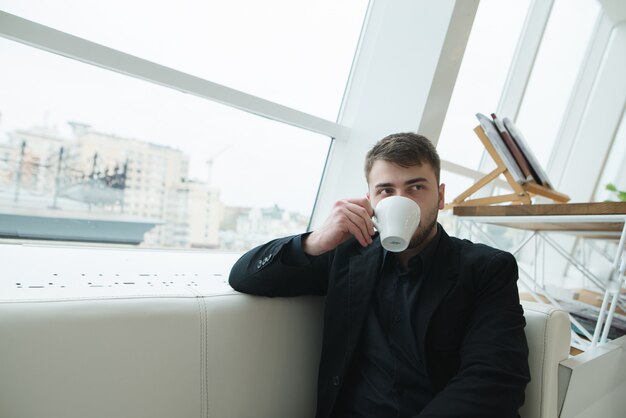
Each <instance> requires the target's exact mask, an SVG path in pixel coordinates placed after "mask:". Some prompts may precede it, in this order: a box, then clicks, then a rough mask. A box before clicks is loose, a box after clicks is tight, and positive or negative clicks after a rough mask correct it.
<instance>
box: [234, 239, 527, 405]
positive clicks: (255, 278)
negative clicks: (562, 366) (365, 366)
mask: <svg viewBox="0 0 626 418" xmlns="http://www.w3.org/2000/svg"><path fill="white" fill-rule="evenodd" d="M440 229H441V233H442V235H441V238H440V240H439V244H438V246H437V249H436V250H435V255H434V260H433V265H432V270H431V271H432V272H431V274H429V275H428V279H427V280H426V281H425V282H424V283H423V285H422V286H423V288H422V290H421V291H420V295H419V306H418V307H417V309H416V315H417V319H416V324H417V330H416V335H417V340H418V341H417V346H418V350H419V351H420V352H419V358H421V359H424V362H425V366H426V370H427V373H428V377H429V379H430V382H431V384H432V387H433V388H434V390H435V392H436V393H437V394H436V396H435V398H434V399H433V400H432V401H431V402H430V403H429V404H428V405H427V406H426V407H425V408H424V410H422V411H421V413H419V414H417V415H416V416H418V417H420V418H426V417H433V418H434V417H439V418H442V417H463V418H469V417H477V418H478V417H480V418H487V417H493V418H513V417H517V416H518V414H517V411H518V409H519V408H520V406H521V405H522V404H523V401H524V389H525V387H526V384H527V383H528V381H529V380H530V377H529V369H528V346H527V344H526V336H525V333H524V326H525V320H524V317H523V311H522V308H521V306H520V304H519V294H518V289H517V284H516V281H517V278H518V271H517V264H516V262H515V259H514V258H513V256H512V255H511V254H509V253H507V252H503V251H500V250H496V249H494V248H491V247H488V246H485V245H481V244H473V243H471V242H470V241H467V240H460V239H456V238H452V237H449V236H448V235H447V234H446V232H445V231H444V230H443V228H440ZM294 239H300V237H297V236H296V237H287V238H282V239H278V240H274V241H271V242H269V243H267V244H265V245H262V246H260V247H257V248H255V249H253V250H251V251H249V252H248V253H246V254H245V255H244V256H242V257H241V259H239V261H237V263H236V264H235V265H234V267H233V269H232V271H231V274H230V284H231V286H232V287H233V288H234V289H236V290H239V291H241V292H245V293H250V294H256V295H265V296H296V295H308V294H318V295H326V305H325V313H324V337H323V343H322V354H321V360H320V368H319V379H318V405H317V416H318V417H324V418H326V417H329V416H331V414H332V411H333V407H334V405H335V401H336V399H337V395H338V393H339V391H340V389H341V385H342V383H343V377H344V376H345V374H346V373H347V370H348V367H349V366H350V362H351V359H352V358H353V354H354V352H355V349H357V343H358V341H359V336H360V333H361V329H362V326H363V321H364V319H365V317H366V312H367V307H368V304H369V302H370V299H371V296H372V292H373V290H374V288H375V282H376V276H377V275H378V274H379V272H380V267H381V263H382V255H383V252H382V248H381V246H380V240H379V239H376V240H375V241H374V243H373V244H371V245H370V246H368V247H366V248H363V247H361V246H360V245H359V243H358V242H356V240H349V241H347V242H345V243H343V244H342V245H340V246H339V247H337V248H336V249H335V250H333V251H330V252H328V253H325V254H323V255H320V256H318V257H312V258H308V259H307V258H303V256H302V255H300V257H301V258H300V259H298V257H294V255H293V254H291V252H292V251H291V249H292V247H293V245H291V244H290V241H291V240H294ZM288 244H289V245H288ZM303 260H304V262H303Z"/></svg>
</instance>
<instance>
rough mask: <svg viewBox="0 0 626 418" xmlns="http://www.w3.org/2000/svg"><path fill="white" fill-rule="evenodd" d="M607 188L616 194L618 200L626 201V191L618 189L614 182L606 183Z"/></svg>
mask: <svg viewBox="0 0 626 418" xmlns="http://www.w3.org/2000/svg"><path fill="white" fill-rule="evenodd" d="M606 189H607V190H608V191H610V192H613V193H614V194H615V197H617V200H619V201H620V202H626V192H625V191H624V190H618V189H617V187H615V185H614V184H613V183H609V184H607V185H606Z"/></svg>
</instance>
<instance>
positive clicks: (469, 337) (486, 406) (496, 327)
mask: <svg viewBox="0 0 626 418" xmlns="http://www.w3.org/2000/svg"><path fill="white" fill-rule="evenodd" d="M517 278H518V271H517V263H516V261H515V258H514V257H513V256H512V255H511V254H509V253H506V252H498V253H496V254H495V255H493V256H491V258H490V259H489V260H488V261H487V263H486V265H485V267H484V269H483V270H482V272H481V273H479V274H478V276H477V277H476V278H475V303H474V304H473V310H472V313H471V315H470V318H469V321H468V324H467V327H466V331H465V335H464V337H463V340H462V342H461V347H460V351H459V359H458V361H459V371H458V373H457V374H456V375H455V376H453V377H452V379H451V380H450V381H449V382H448V384H447V385H446V386H445V387H444V388H443V390H442V391H441V392H439V393H438V394H437V395H436V396H435V398H434V399H433V400H432V401H431V402H430V403H429V404H428V405H427V406H426V407H425V408H424V409H423V410H422V412H421V413H420V414H419V415H418V417H419V418H434V417H437V418H445V417H460V416H462V417H466V418H470V417H477V418H478V417H480V418H488V417H493V418H513V417H518V409H519V408H520V407H521V406H522V405H523V403H524V390H525V388H526V384H527V383H528V381H529V380H530V372H529V368H528V345H527V342H526V334H525V333H524V326H525V324H526V322H525V319H524V316H523V310H522V307H521V305H520V303H519V293H518V289H517V284H516V281H517Z"/></svg>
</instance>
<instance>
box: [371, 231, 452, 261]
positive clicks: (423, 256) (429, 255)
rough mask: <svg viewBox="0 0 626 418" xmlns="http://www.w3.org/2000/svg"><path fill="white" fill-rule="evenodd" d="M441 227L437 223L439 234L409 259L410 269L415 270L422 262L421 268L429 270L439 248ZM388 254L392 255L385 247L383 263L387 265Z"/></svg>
mask: <svg viewBox="0 0 626 418" xmlns="http://www.w3.org/2000/svg"><path fill="white" fill-rule="evenodd" d="M441 229H442V227H441V225H439V223H437V234H436V235H435V236H434V237H433V239H432V240H431V241H430V242H429V243H428V245H427V246H426V247H425V248H424V249H423V250H422V251H420V252H419V253H418V254H416V255H415V256H413V257H412V258H411V259H410V260H409V270H413V269H414V268H415V267H417V266H419V264H421V265H422V269H421V270H422V271H428V269H429V268H430V266H431V264H432V260H433V256H434V255H435V251H436V250H437V246H438V244H439V240H440V238H441ZM388 255H390V251H387V250H386V249H384V248H383V263H382V265H383V266H384V265H385V262H386V261H387V258H388V257H387V256H388ZM390 258H391V255H390Z"/></svg>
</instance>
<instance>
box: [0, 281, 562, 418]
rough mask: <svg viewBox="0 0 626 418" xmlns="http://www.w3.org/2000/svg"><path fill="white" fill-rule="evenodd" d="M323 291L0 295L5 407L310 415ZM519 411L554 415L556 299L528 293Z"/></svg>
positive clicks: (271, 417) (21, 414) (14, 412)
mask: <svg viewBox="0 0 626 418" xmlns="http://www.w3.org/2000/svg"><path fill="white" fill-rule="evenodd" d="M322 309H323V299H322V298H318V297H300V298H275V299H269V298H262V297H253V296H247V295H243V294H239V293H236V292H234V291H232V290H228V289H225V290H224V291H223V292H217V293H215V294H211V295H199V294H198V295H195V296H193V295H192V294H191V293H190V294H189V296H184V294H172V295H169V296H164V295H161V296H155V295H145V296H144V297H138V296H135V297H128V296H120V297H103V298H90V299H81V298H76V297H75V298H69V299H66V300H60V299H53V300H45V299H39V300H31V301H29V300H20V301H6V300H4V301H1V300H0V417H10V418H30V417H47V418H84V417H90V418H109V417H113V416H115V417H150V418H166V417H167V418H170V417H174V416H180V417H201V418H206V417H211V418H228V417H233V418H241V417H255V418H281V417H284V418H293V417H298V418H306V417H313V416H314V414H315V396H316V381H317V367H318V361H319V351H320V347H321V331H322ZM524 309H525V316H526V321H527V328H526V333H527V336H528V342H529V345H530V367H531V375H532V381H531V383H530V384H529V386H528V388H527V391H526V404H525V406H524V407H523V408H522V410H521V411H520V412H521V414H522V418H552V417H556V416H557V415H556V402H557V401H556V400H557V393H556V391H557V381H556V379H557V367H558V363H559V361H561V360H563V359H566V358H567V354H568V348H569V320H568V317H567V314H566V313H565V312H563V311H561V310H558V309H555V308H552V307H550V306H546V305H537V304H530V303H528V304H524Z"/></svg>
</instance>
